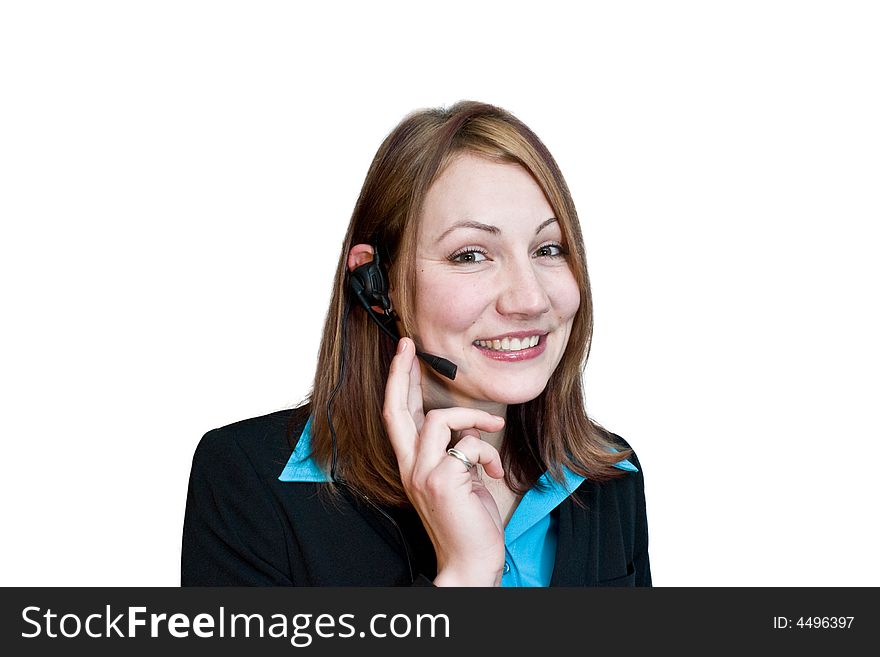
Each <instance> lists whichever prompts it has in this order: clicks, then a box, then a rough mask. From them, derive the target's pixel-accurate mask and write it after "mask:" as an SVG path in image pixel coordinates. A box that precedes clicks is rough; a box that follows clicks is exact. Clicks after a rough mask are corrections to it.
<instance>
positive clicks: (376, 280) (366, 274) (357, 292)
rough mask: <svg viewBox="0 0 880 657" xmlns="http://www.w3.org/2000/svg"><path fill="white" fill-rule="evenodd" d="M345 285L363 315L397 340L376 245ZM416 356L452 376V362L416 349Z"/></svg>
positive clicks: (398, 337) (452, 378)
mask: <svg viewBox="0 0 880 657" xmlns="http://www.w3.org/2000/svg"><path fill="white" fill-rule="evenodd" d="M348 283H349V289H350V290H351V293H352V294H353V295H354V297H355V298H356V299H357V300H358V301H359V302H360V304H361V306H363V307H364V310H366V311H367V315H368V316H369V317H370V319H372V320H373V321H374V322H376V325H377V326H378V327H379V328H380V329H382V330H383V331H384V332H385V334H386V335H388V337H390V338H391V339H392V340H394V342H395V344H396V343H397V342H398V341H399V340H400V334H399V333H398V332H397V325H396V323H395V320H396V319H397V315H396V314H395V313H394V309H393V308H392V307H391V298H390V297H389V296H388V278H387V276H386V274H385V269H384V267H383V265H382V258H381V256H380V255H379V245H378V244H377V245H375V246H374V247H373V259H372V260H371V261H370V262H367V263H364V264H363V265H361V266H360V267H356V268H355V269H354V270H353V271H352V272H351V273H350V276H349V278H348ZM373 306H380V307H381V308H382V312H383V313H384V314H383V315H379V314H378V313H377V312H376V311H375V310H373ZM416 356H418V357H419V358H421V359H422V360H423V361H425V362H426V363H427V364H428V365H430V366H431V367H432V368H434V369H435V370H436V371H437V372H439V373H440V374H442V375H443V376H445V377H446V378H447V379H450V380H455V373H456V372H457V371H458V367H457V366H456V364H455V363H453V362H451V361H448V360H446V359H445V358H440V356H434V355H433V354H428V353H425V352H424V351H420V350H419V349H416Z"/></svg>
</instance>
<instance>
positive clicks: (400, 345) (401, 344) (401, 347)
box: [397, 338, 406, 354]
mask: <svg viewBox="0 0 880 657" xmlns="http://www.w3.org/2000/svg"><path fill="white" fill-rule="evenodd" d="M405 349H406V342H404V341H403V338H401V339H400V342H398V343H397V353H399V354H402V353H403V352H404V350H405Z"/></svg>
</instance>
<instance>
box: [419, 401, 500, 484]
mask: <svg viewBox="0 0 880 657" xmlns="http://www.w3.org/2000/svg"><path fill="white" fill-rule="evenodd" d="M503 426H504V418H501V417H498V416H497V415H492V414H491V413H487V412H486V411H481V410H477V409H475V408H462V407H458V406H456V407H453V408H435V409H433V410H430V411H428V412H427V413H426V414H425V422H424V424H423V425H422V429H421V431H420V432H419V441H418V444H417V445H416V450H417V454H416V463H415V470H416V472H417V473H418V474H427V473H428V472H430V471H431V470H433V469H434V468H436V467H437V464H438V463H439V461H440V460H441V459H444V458H446V448H447V446H448V445H449V442H450V440H451V438H452V432H453V431H456V432H457V431H462V430H464V429H479V430H480V431H488V432H493V433H494V432H496V431H501V428H502V427H503ZM480 442H482V441H480ZM487 444H488V443H487ZM493 449H494V448H493Z"/></svg>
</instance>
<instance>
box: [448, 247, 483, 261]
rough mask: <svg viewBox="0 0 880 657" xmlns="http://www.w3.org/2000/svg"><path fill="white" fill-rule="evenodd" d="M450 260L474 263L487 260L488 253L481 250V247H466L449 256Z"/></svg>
mask: <svg viewBox="0 0 880 657" xmlns="http://www.w3.org/2000/svg"><path fill="white" fill-rule="evenodd" d="M449 260H451V261H452V262H457V263H459V264H462V265H472V264H475V263H477V262H483V261H484V260H486V255H485V251H480V250H479V249H465V250H464V251H459V252H458V253H454V254H452V255H451V256H449Z"/></svg>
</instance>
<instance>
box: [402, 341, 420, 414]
mask: <svg viewBox="0 0 880 657" xmlns="http://www.w3.org/2000/svg"><path fill="white" fill-rule="evenodd" d="M405 340H406V338H403V339H402V340H401V342H403V341H405ZM409 342H412V340H410V341H408V342H404V345H405V346H404V348H405V349H406V350H407V351H408V350H409V349H412V350H413V352H415V343H413V344H409ZM407 408H408V409H409V414H410V415H411V416H412V419H413V422H415V425H416V430H417V431H421V430H422V424H423V423H424V422H425V411H424V397H423V394H422V366H421V363H419V359H418V358H413V359H412V364H411V365H410V370H409V390H408V392H407Z"/></svg>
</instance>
